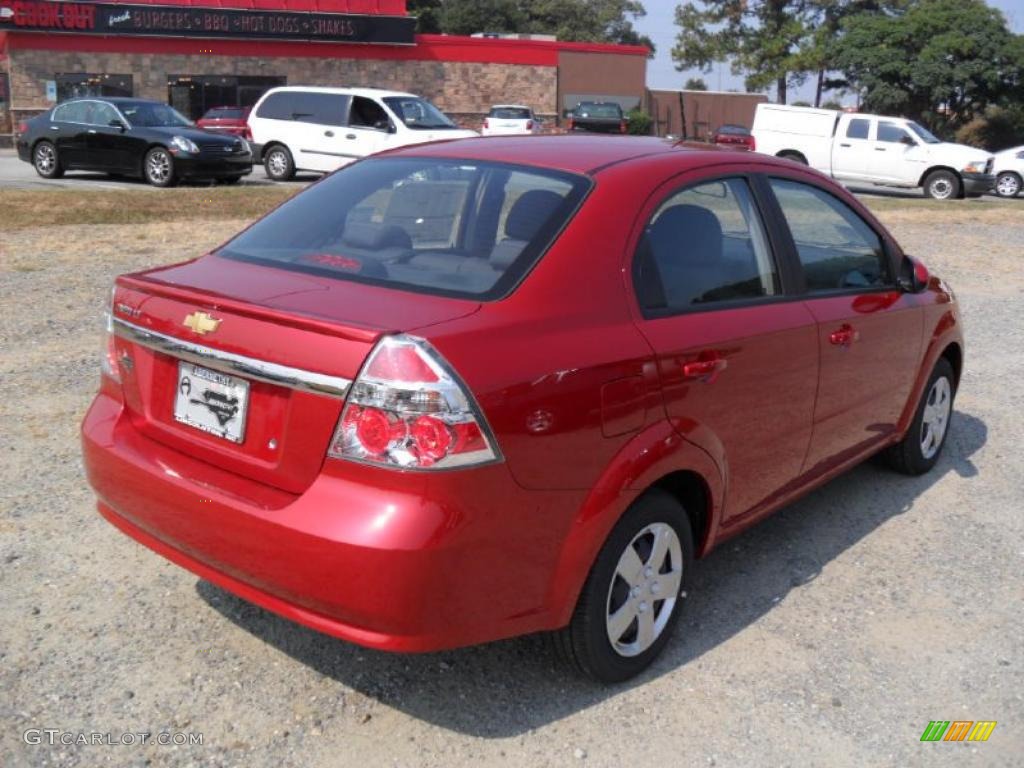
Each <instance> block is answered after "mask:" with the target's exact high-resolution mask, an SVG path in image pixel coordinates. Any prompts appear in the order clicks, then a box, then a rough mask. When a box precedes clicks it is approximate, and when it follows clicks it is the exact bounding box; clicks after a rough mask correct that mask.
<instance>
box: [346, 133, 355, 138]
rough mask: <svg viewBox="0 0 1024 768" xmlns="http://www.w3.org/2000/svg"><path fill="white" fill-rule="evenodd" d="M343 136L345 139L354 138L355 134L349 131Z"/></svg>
mask: <svg viewBox="0 0 1024 768" xmlns="http://www.w3.org/2000/svg"><path fill="white" fill-rule="evenodd" d="M345 138H346V139H354V138H356V135H355V134H354V133H350V134H348V135H347V136H346V137H345Z"/></svg>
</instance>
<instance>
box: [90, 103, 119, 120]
mask: <svg viewBox="0 0 1024 768" xmlns="http://www.w3.org/2000/svg"><path fill="white" fill-rule="evenodd" d="M119 119H120V118H119V117H118V115H117V110H116V109H114V108H113V107H112V106H110V105H109V104H106V103H104V102H102V101H96V102H93V110H92V116H91V118H90V120H89V123H90V125H102V126H109V125H110V123H111V122H113V121H114V120H119Z"/></svg>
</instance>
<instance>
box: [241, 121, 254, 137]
mask: <svg viewBox="0 0 1024 768" xmlns="http://www.w3.org/2000/svg"><path fill="white" fill-rule="evenodd" d="M242 138H244V139H245V140H246V141H252V128H250V127H249V124H248V123H246V125H245V129H244V130H243V132H242Z"/></svg>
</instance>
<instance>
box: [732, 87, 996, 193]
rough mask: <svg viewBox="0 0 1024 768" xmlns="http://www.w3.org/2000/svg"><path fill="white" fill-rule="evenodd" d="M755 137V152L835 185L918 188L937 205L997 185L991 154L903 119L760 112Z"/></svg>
mask: <svg viewBox="0 0 1024 768" xmlns="http://www.w3.org/2000/svg"><path fill="white" fill-rule="evenodd" d="M751 133H752V134H753V136H754V140H755V141H756V142H757V151H758V152H762V153H764V154H766V155H775V156H777V157H788V158H790V159H791V160H795V161H797V162H799V163H803V164H804V165H810V166H811V167H812V168H815V169H817V170H819V171H821V172H822V173H825V174H828V175H829V176H831V177H832V178H834V179H836V180H837V181H842V182H868V183H872V184H883V185H886V186H892V187H905V188H914V187H921V188H922V189H923V190H924V194H925V195H926V196H927V197H932V198H936V199H938V200H948V199H951V198H956V197H963V196H965V195H966V196H968V197H976V196H979V195H983V194H984V193H986V192H988V191H989V190H991V189H992V187H993V185H994V184H995V177H994V176H993V174H992V155H990V154H989V153H988V152H985V151H984V150H981V149H975V148H974V147H968V146H965V145H963V144H951V143H949V142H945V141H942V140H940V139H938V138H936V137H935V136H933V135H932V134H931V133H930V132H929V131H928V129H927V128H924V127H922V126H920V125H918V124H917V123H915V122H914V121H913V120H905V119H903V118H901V117H884V116H882V115H866V114H861V113H859V112H838V111H836V110H831V109H812V108H808V107H789V106H786V105H783V104H758V105H757V112H756V113H755V114H754V128H753V130H752V131H751Z"/></svg>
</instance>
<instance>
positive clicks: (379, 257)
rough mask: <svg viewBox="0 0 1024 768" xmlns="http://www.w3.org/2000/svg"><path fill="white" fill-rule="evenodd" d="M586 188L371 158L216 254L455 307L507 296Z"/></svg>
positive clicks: (478, 168) (537, 174) (555, 178)
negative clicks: (462, 301) (437, 298)
mask: <svg viewBox="0 0 1024 768" xmlns="http://www.w3.org/2000/svg"><path fill="white" fill-rule="evenodd" d="M590 188H591V182H590V180H589V179H588V178H587V177H585V176H579V175H576V174H570V173H564V172H560V171H550V170H545V169H539V168H533V167H529V166H519V165H510V164H503V163H493V162H482V161H461V160H452V159H437V158H426V157H390V158H373V159H370V160H366V161H363V162H360V163H356V164H353V165H351V166H349V167H347V168H344V169H342V170H341V171H339V172H337V173H335V174H333V175H331V176H329V177H327V178H325V179H324V180H323V181H321V182H319V183H317V184H315V185H313V186H311V187H310V188H309V189H308V190H306V191H305V192H302V193H301V194H299V195H296V196H295V197H294V198H292V199H291V200H289V201H288V202H287V203H285V204H284V205H282V206H281V207H279V208H277V209H276V210H275V211H273V212H272V213H270V214H269V215H267V216H266V217H265V218H263V219H261V220H260V221H258V222H256V224H254V225H253V226H252V227H250V228H249V229H247V230H246V231H245V232H243V233H242V234H240V235H239V236H238V237H236V238H234V239H233V240H231V241H229V242H228V243H227V244H226V245H224V246H223V247H222V248H221V249H220V251H218V255H220V256H223V257H226V258H229V259H237V260H241V261H247V262H252V263H258V264H262V265H265V266H271V267H275V268H278V269H286V270H292V271H299V272H309V273H313V274H318V275H326V276H329V277H332V278H336V279H338V280H350V281H355V282H363V283H369V284H373V285H381V286H385V287H389V288H399V289H404V290H409V291H416V292H423V293H432V294H437V295H441V296H452V297H456V298H470V299H474V300H482V301H488V300H494V299H498V298H501V297H503V296H506V295H507V294H508V293H510V292H511V291H512V290H513V289H514V288H515V286H516V285H518V284H519V282H520V281H521V280H522V279H523V278H524V277H525V276H526V275H527V274H528V273H529V271H530V269H532V267H533V266H534V265H535V264H536V263H537V261H538V260H539V259H540V258H542V256H543V254H544V253H545V252H546V251H547V249H548V248H549V247H550V245H551V244H552V243H553V242H554V240H555V239H556V238H557V237H558V235H559V233H560V232H561V231H562V229H563V228H564V227H565V225H566V224H567V223H568V222H569V220H570V219H571V218H572V216H573V215H574V214H575V212H576V210H577V209H578V208H579V206H580V204H581V203H582V201H583V199H584V197H585V196H586V194H587V192H588V191H589V190H590Z"/></svg>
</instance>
